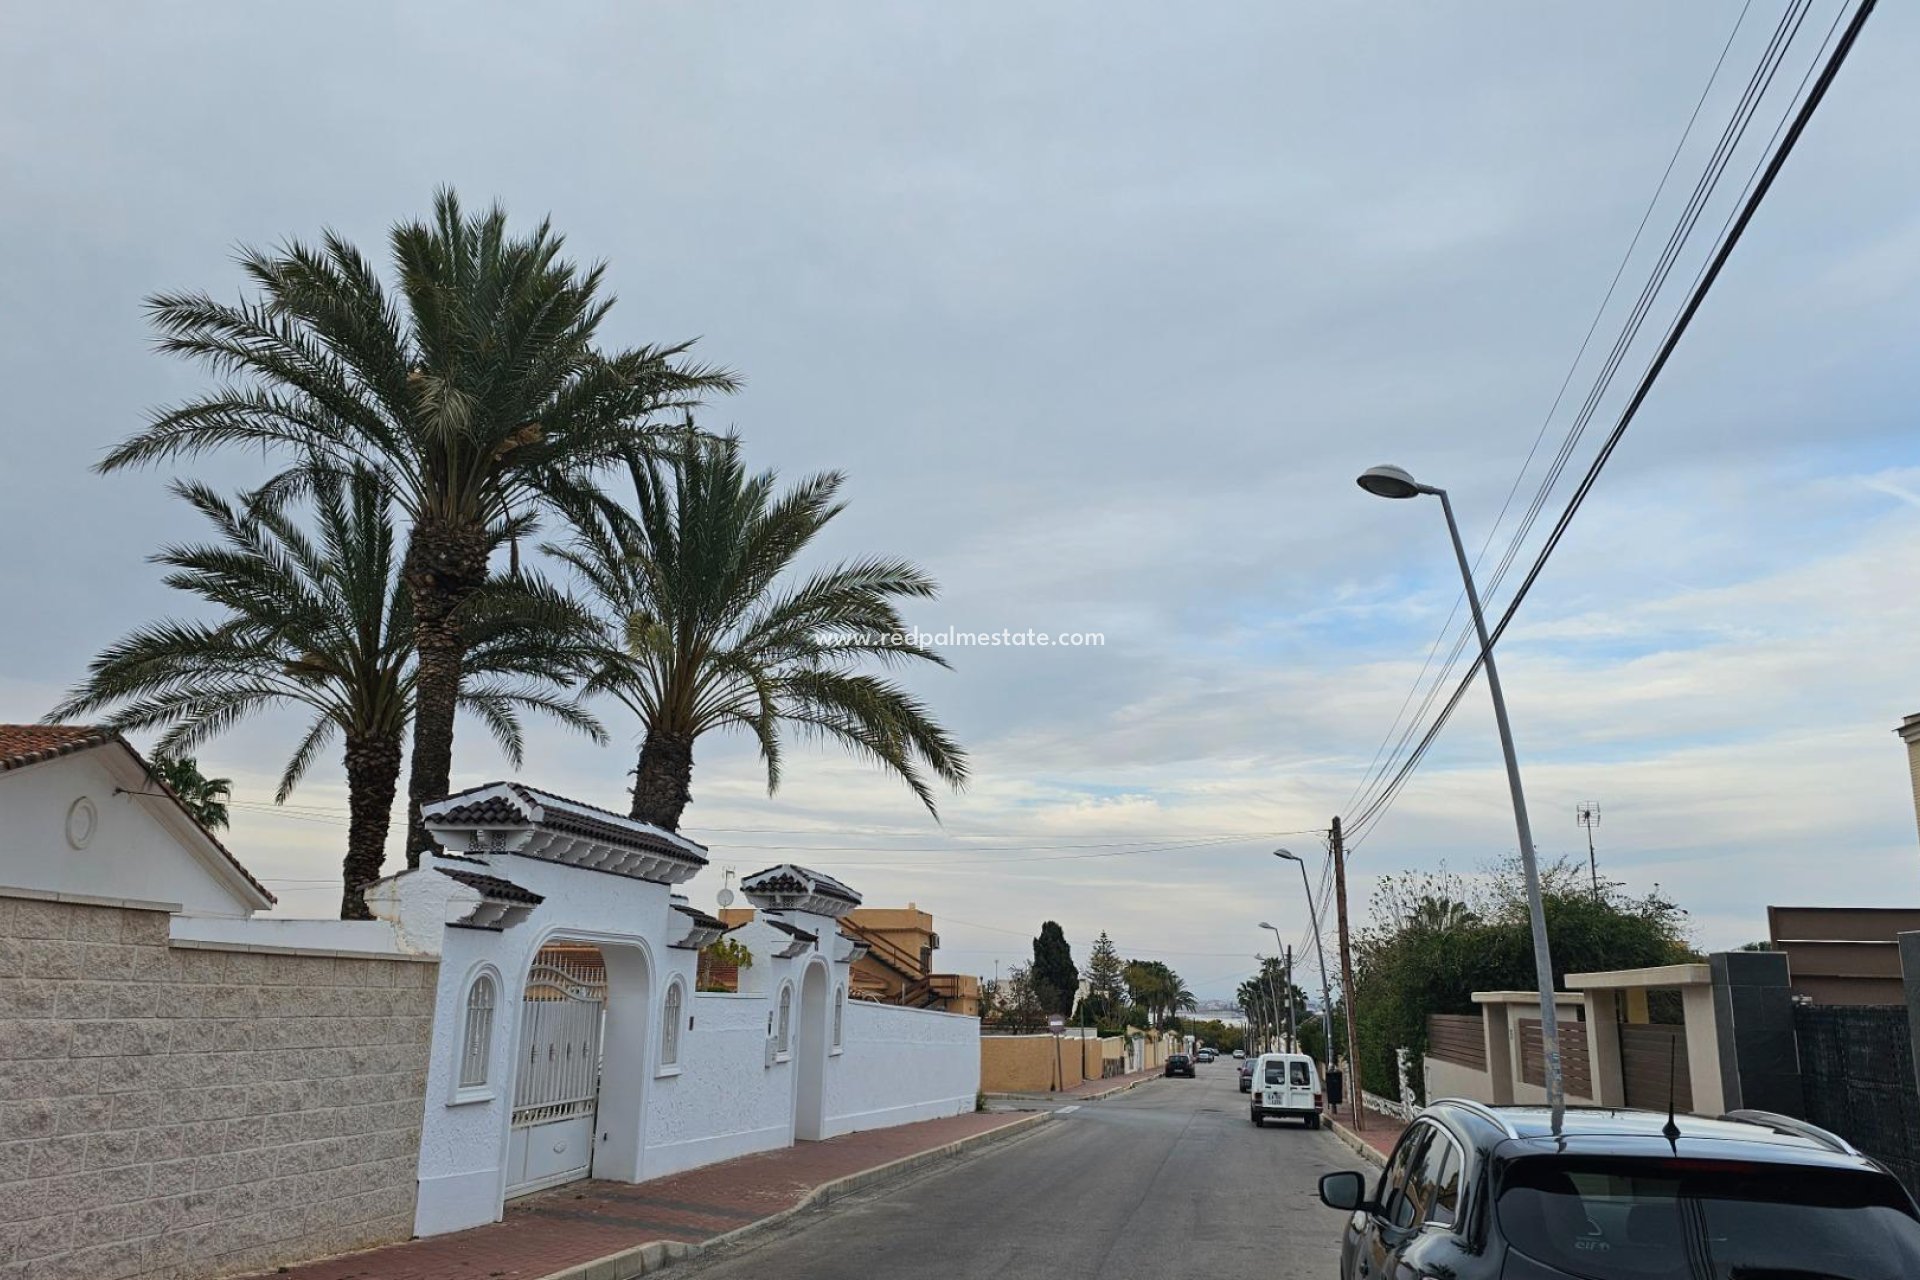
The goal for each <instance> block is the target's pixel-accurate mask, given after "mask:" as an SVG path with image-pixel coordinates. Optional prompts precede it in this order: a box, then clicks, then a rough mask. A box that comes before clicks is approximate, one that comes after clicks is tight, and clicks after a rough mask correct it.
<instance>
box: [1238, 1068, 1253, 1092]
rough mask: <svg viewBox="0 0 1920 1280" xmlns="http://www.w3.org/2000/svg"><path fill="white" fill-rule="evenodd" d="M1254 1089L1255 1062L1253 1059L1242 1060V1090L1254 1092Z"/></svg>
mask: <svg viewBox="0 0 1920 1280" xmlns="http://www.w3.org/2000/svg"><path fill="white" fill-rule="evenodd" d="M1252 1090H1253V1063H1252V1062H1251V1061H1247V1062H1242V1063H1241V1064H1240V1092H1242V1093H1250V1092H1252Z"/></svg>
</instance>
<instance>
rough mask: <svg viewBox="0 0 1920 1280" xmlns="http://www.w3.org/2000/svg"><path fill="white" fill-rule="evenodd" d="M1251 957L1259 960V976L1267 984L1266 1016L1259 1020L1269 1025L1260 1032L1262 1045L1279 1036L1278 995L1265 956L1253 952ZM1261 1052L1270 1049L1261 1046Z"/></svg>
mask: <svg viewBox="0 0 1920 1280" xmlns="http://www.w3.org/2000/svg"><path fill="white" fill-rule="evenodd" d="M1253 958H1254V959H1255V960H1257V961H1259V962H1260V977H1261V980H1262V981H1264V982H1265V983H1266V985H1267V1017H1266V1018H1263V1019H1261V1021H1262V1022H1263V1023H1269V1025H1265V1026H1263V1027H1262V1028H1261V1032H1260V1043H1261V1044H1262V1045H1263V1046H1264V1045H1266V1044H1268V1043H1269V1042H1270V1041H1273V1040H1278V1039H1279V1038H1280V997H1279V996H1278V995H1276V994H1275V993H1274V990H1273V970H1271V969H1269V968H1267V958H1266V957H1265V956H1263V955H1260V954H1259V953H1258V952H1256V953H1255V954H1254V957H1253ZM1261 1052H1262V1053H1269V1052H1272V1051H1271V1050H1269V1049H1266V1048H1262V1049H1261Z"/></svg>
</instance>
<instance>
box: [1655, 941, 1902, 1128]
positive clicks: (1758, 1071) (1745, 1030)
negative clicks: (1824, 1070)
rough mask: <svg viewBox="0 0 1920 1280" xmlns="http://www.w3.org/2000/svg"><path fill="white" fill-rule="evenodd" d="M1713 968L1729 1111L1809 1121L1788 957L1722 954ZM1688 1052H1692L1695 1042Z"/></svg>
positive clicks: (1780, 954) (1716, 1019)
mask: <svg viewBox="0 0 1920 1280" xmlns="http://www.w3.org/2000/svg"><path fill="white" fill-rule="evenodd" d="M1915 936H1916V937H1917V938H1920V935H1915ZM1707 963H1708V965H1709V966H1711V968H1712V970H1713V1014H1714V1030H1715V1033H1716V1034H1715V1041H1716V1047H1717V1049H1718V1051H1719V1054H1720V1087H1721V1092H1722V1094H1723V1096H1724V1098H1725V1100H1726V1106H1727V1110H1729V1111H1736V1110H1740V1109H1742V1108H1746V1109H1749V1110H1755V1111H1778V1112H1780V1113H1781V1114H1783V1115H1789V1116H1804V1115H1805V1114H1806V1111H1805V1107H1806V1103H1805V1099H1804V1098H1803V1096H1802V1095H1801V1092H1800V1050H1799V1044H1798V1041H1797V1040H1796V1039H1795V1037H1794V1031H1793V994H1792V992H1791V991H1790V990H1789V989H1788V986H1787V984H1788V982H1789V979H1790V975H1789V974H1788V971H1787V957H1786V953H1785V952H1781V951H1721V952H1717V953H1715V954H1714V955H1711V956H1708V957H1707ZM1688 1018H1689V1020H1691V1018H1692V1015H1691V1014H1689V1015H1688ZM1687 1048H1688V1051H1689V1052H1692V1048H1693V1045H1692V1041H1691V1040H1689V1041H1688V1045H1687ZM1695 1096H1696V1097H1698V1094H1696V1095H1695Z"/></svg>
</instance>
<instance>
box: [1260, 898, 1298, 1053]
mask: <svg viewBox="0 0 1920 1280" xmlns="http://www.w3.org/2000/svg"><path fill="white" fill-rule="evenodd" d="M1260 927H1261V928H1262V929H1265V930H1267V931H1268V932H1269V933H1271V934H1273V954H1274V957H1275V958H1276V959H1277V958H1279V957H1280V956H1281V955H1283V954H1284V953H1285V952H1286V949H1287V944H1286V943H1284V942H1282V941H1280V931H1279V930H1278V929H1276V928H1274V927H1273V926H1272V925H1270V924H1268V923H1267V922H1266V921H1265V920H1262V921H1261V922H1260ZM1286 981H1287V992H1286V999H1287V1039H1289V1040H1292V1041H1294V1043H1293V1044H1288V1045H1283V1046H1282V1048H1284V1049H1285V1050H1286V1052H1288V1053H1292V1052H1293V1051H1294V1050H1295V1049H1296V1048H1298V1047H1299V1043H1298V1039H1297V1037H1296V1036H1295V1034H1294V1029H1293V970H1292V969H1291V968H1289V969H1288V970H1287V979H1286ZM1267 987H1268V989H1269V990H1271V989H1272V987H1273V983H1272V981H1271V980H1269V981H1268V983H1267ZM1273 1020H1274V1021H1275V1022H1276V1023H1277V1022H1279V1021H1280V1004H1279V1002H1278V1001H1275V1002H1274V1006H1273ZM1274 1029H1275V1030H1276V1031H1277V1030H1279V1028H1278V1027H1275V1028H1274Z"/></svg>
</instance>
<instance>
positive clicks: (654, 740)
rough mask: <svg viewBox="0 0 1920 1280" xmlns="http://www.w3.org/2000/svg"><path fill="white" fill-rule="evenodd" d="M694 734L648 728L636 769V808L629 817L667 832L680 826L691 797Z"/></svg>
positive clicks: (634, 795)
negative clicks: (682, 814)
mask: <svg viewBox="0 0 1920 1280" xmlns="http://www.w3.org/2000/svg"><path fill="white" fill-rule="evenodd" d="M692 786H693V737H692V735H690V734H684V733H672V732H668V731H665V730H661V729H649V730H647V738H646V741H645V742H643V743H642V744H641V746H640V764H639V767H637V768H636V769H635V770H634V771H633V808H632V809H631V810H629V811H628V812H629V816H631V817H635V818H638V819H640V821H642V822H651V823H652V824H653V825H654V826H656V827H662V828H664V829H666V830H668V831H678V830H679V829H680V814H681V813H682V812H683V811H684V810H685V809H686V807H687V801H689V800H691V799H692V798H693V797H692V794H691V787H692Z"/></svg>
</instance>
